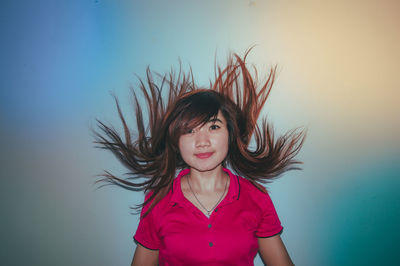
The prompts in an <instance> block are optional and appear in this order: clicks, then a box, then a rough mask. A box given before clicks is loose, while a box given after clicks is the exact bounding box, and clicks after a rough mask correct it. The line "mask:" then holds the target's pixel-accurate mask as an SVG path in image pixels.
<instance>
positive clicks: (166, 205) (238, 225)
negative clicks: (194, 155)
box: [134, 169, 283, 265]
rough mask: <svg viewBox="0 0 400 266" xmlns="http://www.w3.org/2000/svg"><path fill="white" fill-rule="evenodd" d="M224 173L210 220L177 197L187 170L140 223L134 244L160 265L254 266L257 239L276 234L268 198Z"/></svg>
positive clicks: (276, 222)
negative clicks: (155, 254)
mask: <svg viewBox="0 0 400 266" xmlns="http://www.w3.org/2000/svg"><path fill="white" fill-rule="evenodd" d="M224 171H225V172H226V173H228V174H229V177H230V185H229V191H228V193H227V195H226V196H225V198H224V199H223V200H222V201H221V202H220V204H219V205H218V206H217V208H215V210H214V211H213V212H212V214H211V216H210V218H207V217H206V216H205V215H204V214H203V213H202V212H201V211H200V210H199V209H198V208H197V207H195V206H194V205H193V204H192V203H191V202H190V201H189V200H187V199H186V198H185V197H184V195H183V193H182V189H181V178H182V177H183V176H185V175H186V174H188V173H189V172H190V169H185V170H182V171H181V172H180V173H179V175H178V177H177V178H176V179H175V180H174V183H173V186H172V189H171V190H170V191H169V192H168V194H167V195H166V196H165V197H164V198H163V199H162V200H161V201H160V202H159V203H158V204H157V205H156V206H155V207H154V208H153V210H151V211H150V212H149V213H148V215H147V216H145V217H144V218H141V220H140V222H139V226H138V229H137V231H136V234H135V236H134V239H135V241H137V242H138V243H140V244H141V245H142V246H144V247H146V248H149V249H154V250H159V264H160V265H254V257H255V256H256V254H257V252H258V241H257V238H258V237H270V236H274V235H276V234H279V233H281V232H282V229H283V227H282V226H281V223H280V221H279V218H278V215H277V214H276V211H275V208H274V205H273V203H272V201H271V199H270V197H269V195H268V194H267V193H263V192H261V191H260V190H258V189H257V188H256V187H255V186H254V185H253V184H251V183H250V182H249V181H248V180H246V179H244V178H242V177H239V176H236V175H234V174H232V173H231V172H230V171H229V170H228V169H224ZM148 196H149V195H147V196H146V197H148ZM147 208H148V205H147V206H145V207H144V208H143V209H142V215H143V213H144V212H145V211H146V210H147Z"/></svg>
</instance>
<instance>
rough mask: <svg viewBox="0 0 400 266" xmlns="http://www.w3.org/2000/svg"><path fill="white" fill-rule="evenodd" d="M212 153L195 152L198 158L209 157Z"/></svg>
mask: <svg viewBox="0 0 400 266" xmlns="http://www.w3.org/2000/svg"><path fill="white" fill-rule="evenodd" d="M213 154H214V152H204V153H197V154H195V155H196V157H197V158H199V159H207V158H209V157H211V155H213Z"/></svg>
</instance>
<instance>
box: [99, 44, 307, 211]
mask: <svg viewBox="0 0 400 266" xmlns="http://www.w3.org/2000/svg"><path fill="white" fill-rule="evenodd" d="M249 51H250V50H249ZM249 51H247V52H246V53H245V55H244V57H243V58H241V57H240V56H238V55H237V54H234V55H233V56H231V57H230V58H229V59H228V63H227V65H226V67H224V68H220V67H218V68H217V70H216V77H215V81H214V82H213V83H211V84H210V89H204V88H198V87H196V85H195V83H194V80H193V75H192V73H191V72H189V73H187V74H185V73H183V72H182V71H179V72H178V74H177V75H175V74H174V72H173V71H171V73H170V74H169V75H165V76H163V77H160V76H158V77H159V78H160V82H159V83H156V82H155V81H154V74H153V73H152V72H151V71H150V69H149V68H148V69H147V75H146V79H145V81H143V80H142V79H139V83H140V85H139V88H140V90H141V92H142V93H143V96H144V98H145V101H146V104H147V107H148V123H147V126H145V123H144V119H143V113H142V105H141V104H140V103H139V100H138V97H137V94H136V92H135V91H134V90H132V94H133V99H134V105H135V111H136V127H137V136H135V138H134V139H133V138H132V137H133V134H132V132H131V130H130V129H129V128H128V125H127V123H126V121H125V118H124V116H123V114H122V111H121V108H120V105H119V102H118V99H117V98H116V97H115V96H114V99H115V103H116V106H117V110H118V114H119V117H120V119H121V121H122V125H123V128H124V139H123V137H122V136H121V135H120V134H119V133H118V132H117V131H116V130H115V129H114V128H113V127H112V126H108V125H106V124H104V123H103V122H101V121H99V120H97V123H98V128H99V129H100V130H101V133H99V132H97V131H95V130H93V132H94V136H95V141H94V143H96V144H98V146H97V147H99V148H103V149H107V150H110V151H111V152H113V154H114V155H115V156H116V157H117V158H118V159H119V160H120V161H121V162H122V164H123V165H124V166H126V167H127V168H128V169H129V172H128V173H127V174H128V177H127V178H125V179H123V178H119V177H116V176H114V175H113V174H111V173H110V172H108V171H105V172H104V173H103V174H101V176H102V177H103V178H102V179H100V180H98V182H101V183H103V184H116V185H118V186H121V187H124V188H127V189H130V190H135V191H139V190H144V192H145V193H146V192H149V191H151V192H152V194H151V195H150V197H148V198H147V200H146V201H145V202H144V203H143V204H140V205H138V206H136V209H139V208H140V207H142V206H144V205H146V204H148V203H150V202H151V204H150V207H149V209H148V211H150V210H151V209H152V208H153V207H154V206H155V204H157V203H158V202H159V201H160V200H161V199H162V198H163V197H164V196H165V195H166V194H167V193H168V191H169V190H170V188H171V186H172V183H173V180H174V178H175V174H176V170H177V169H179V168H185V167H187V165H186V164H185V162H184V161H183V160H182V158H181V156H180V155H179V148H178V144H177V143H178V140H179V137H180V136H181V134H182V133H183V131H184V130H186V129H187V128H194V127H196V126H198V125H200V124H204V123H206V122H207V121H209V120H210V119H211V118H212V117H216V116H217V113H218V111H221V113H222V114H223V115H224V117H225V119H226V121H227V125H228V131H229V151H228V155H227V158H226V159H225V161H224V165H225V166H229V167H231V168H232V169H233V170H234V171H235V172H236V173H238V174H239V175H241V176H243V177H244V178H247V179H248V180H249V181H250V182H251V183H253V184H254V185H255V186H256V187H257V188H258V189H260V190H261V191H264V192H265V188H264V187H263V186H262V185H261V184H260V183H267V182H269V181H271V180H272V179H274V178H277V177H278V176H279V175H280V174H282V173H283V172H285V171H287V170H292V169H300V168H299V164H301V162H299V161H297V160H295V159H294V157H295V156H296V155H297V153H298V152H299V150H300V148H301V146H302V145H303V142H304V139H305V132H304V131H302V130H297V129H295V130H291V131H289V132H288V133H286V134H284V135H282V136H279V137H278V138H277V139H276V140H275V137H274V132H273V130H272V126H271V125H270V124H269V123H268V122H267V121H266V119H265V118H263V119H262V120H261V123H260V125H259V124H258V123H257V120H258V118H259V115H260V112H261V109H262V107H263V106H264V104H265V102H266V100H267V98H268V95H269V93H270V91H271V88H272V85H273V83H274V81H275V73H276V67H273V68H271V69H270V71H269V74H268V77H267V79H266V81H265V82H264V83H263V84H262V86H258V84H257V71H256V69H255V68H254V74H253V76H254V77H255V78H253V76H252V75H251V74H250V72H249V69H248V67H247V65H246V57H247V55H248V53H249ZM165 86H167V89H168V92H167V95H165V93H164V89H165ZM252 137H253V139H254V142H255V148H254V149H250V148H249V144H250V140H251V139H252ZM146 214H147V212H146Z"/></svg>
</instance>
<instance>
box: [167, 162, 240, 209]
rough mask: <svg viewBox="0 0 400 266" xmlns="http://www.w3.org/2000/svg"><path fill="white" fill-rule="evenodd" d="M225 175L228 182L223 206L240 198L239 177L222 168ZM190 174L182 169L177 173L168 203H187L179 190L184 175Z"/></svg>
mask: <svg viewBox="0 0 400 266" xmlns="http://www.w3.org/2000/svg"><path fill="white" fill-rule="evenodd" d="M222 170H223V171H224V172H225V173H227V174H228V175H229V178H230V182H229V190H228V193H227V195H226V196H225V198H224V199H223V201H222V202H221V203H223V204H224V205H225V204H227V203H229V202H232V201H234V200H238V199H239V196H240V184H239V177H238V176H236V175H234V174H233V173H232V172H231V171H230V170H229V169H227V168H223V169H222ZM189 173H190V169H189V168H188V169H183V170H181V171H180V172H179V174H178V176H177V177H176V178H175V180H174V183H173V185H172V191H171V192H172V196H171V199H170V202H171V203H173V204H175V203H179V204H181V203H183V204H185V203H187V202H188V200H187V199H186V198H185V196H184V195H183V193H182V189H181V179H182V177H184V176H185V175H187V174H189Z"/></svg>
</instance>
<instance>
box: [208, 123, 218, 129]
mask: <svg viewBox="0 0 400 266" xmlns="http://www.w3.org/2000/svg"><path fill="white" fill-rule="evenodd" d="M218 128H220V126H218V125H216V124H212V125H211V126H210V129H211V130H217V129H218Z"/></svg>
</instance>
